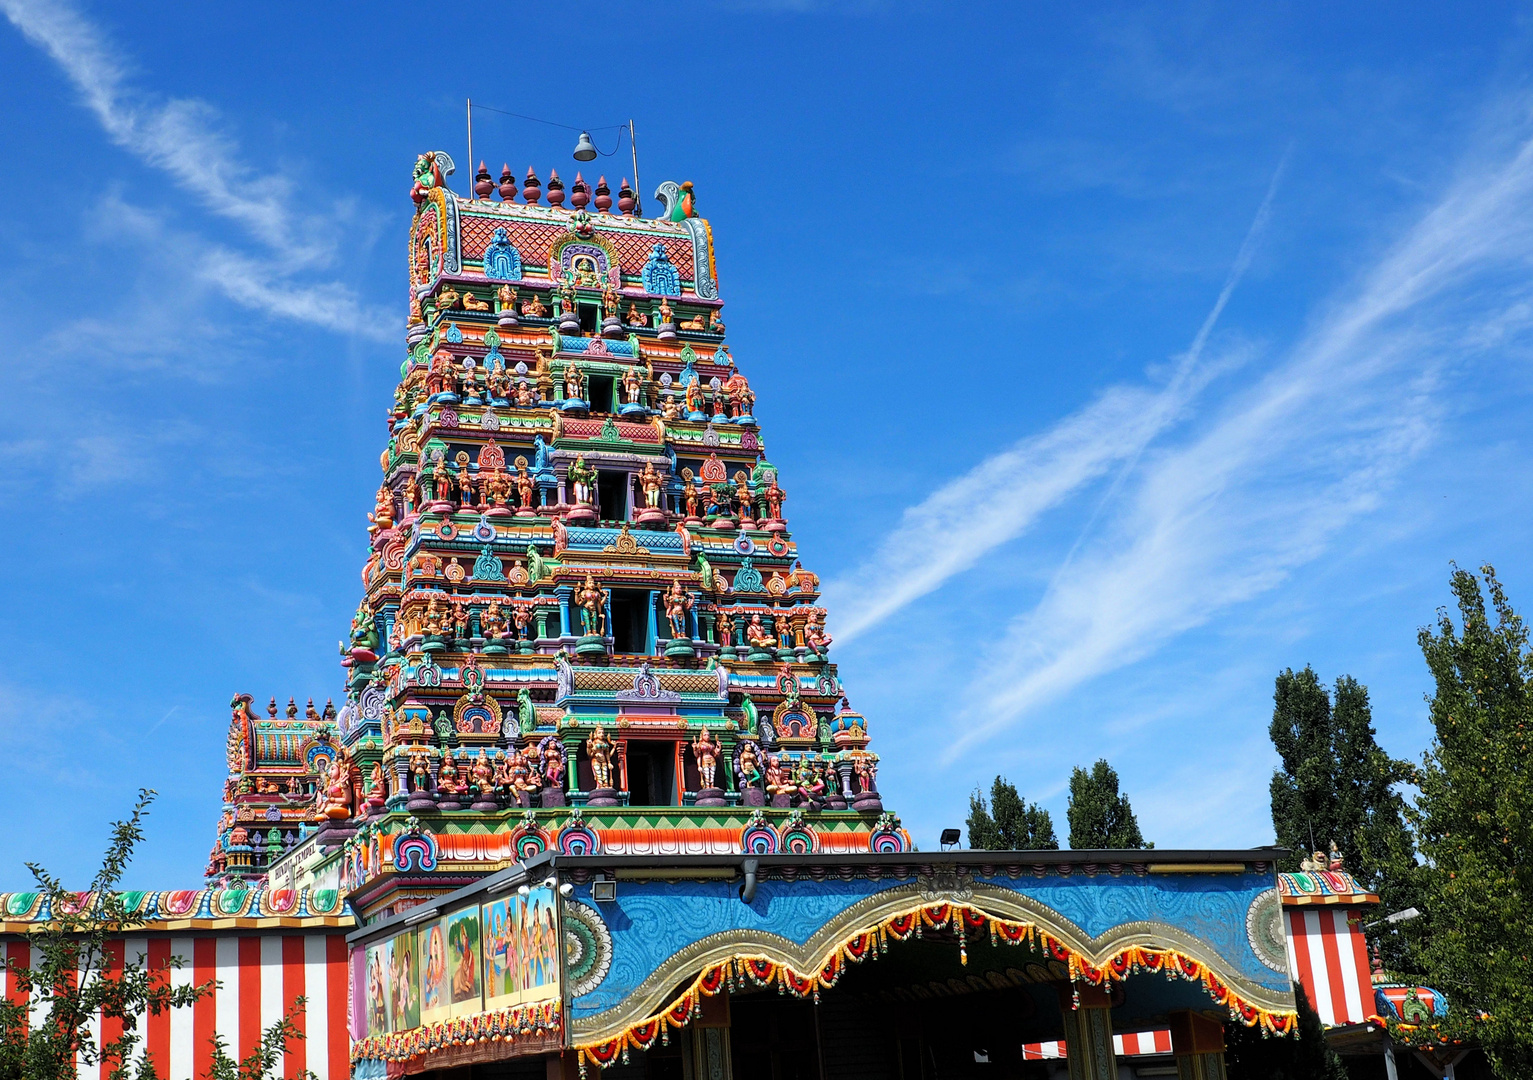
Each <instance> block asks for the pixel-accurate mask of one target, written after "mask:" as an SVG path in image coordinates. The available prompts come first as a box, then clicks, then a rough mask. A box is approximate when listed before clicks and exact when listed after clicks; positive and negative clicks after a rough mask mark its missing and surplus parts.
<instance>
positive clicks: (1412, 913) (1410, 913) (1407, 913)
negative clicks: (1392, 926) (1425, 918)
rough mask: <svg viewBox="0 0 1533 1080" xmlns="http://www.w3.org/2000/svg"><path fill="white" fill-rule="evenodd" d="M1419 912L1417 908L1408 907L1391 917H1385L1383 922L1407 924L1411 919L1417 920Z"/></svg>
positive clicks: (1419, 915)
mask: <svg viewBox="0 0 1533 1080" xmlns="http://www.w3.org/2000/svg"><path fill="white" fill-rule="evenodd" d="M1420 917H1421V911H1420V910H1419V909H1417V908H1413V907H1408V908H1406V909H1405V910H1404V911H1397V912H1395V913H1394V914H1393V915H1385V916H1384V921H1385V922H1392V923H1399V922H1409V921H1410V920H1411V919H1419V918H1420Z"/></svg>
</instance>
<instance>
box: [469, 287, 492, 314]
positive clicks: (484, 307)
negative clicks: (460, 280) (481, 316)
mask: <svg viewBox="0 0 1533 1080" xmlns="http://www.w3.org/2000/svg"><path fill="white" fill-rule="evenodd" d="M463 310H464V311H489V310H490V305H489V304H488V303H486V302H485V301H483V300H481V299H479V297H477V296H475V295H474V294H473V293H471V292H469V291H468V290H467V289H465V290H464V291H463Z"/></svg>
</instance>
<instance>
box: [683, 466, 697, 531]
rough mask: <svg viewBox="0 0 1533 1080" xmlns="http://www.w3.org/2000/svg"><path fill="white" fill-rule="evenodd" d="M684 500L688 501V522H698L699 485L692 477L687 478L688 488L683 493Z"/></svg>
mask: <svg viewBox="0 0 1533 1080" xmlns="http://www.w3.org/2000/svg"><path fill="white" fill-rule="evenodd" d="M682 498H683V499H685V500H686V505H687V520H689V521H695V520H697V485H696V484H695V483H693V482H692V478H691V477H690V476H689V477H687V486H686V488H685V490H684V491H683V492H682Z"/></svg>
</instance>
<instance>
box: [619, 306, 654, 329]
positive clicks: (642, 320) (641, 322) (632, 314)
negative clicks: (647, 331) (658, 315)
mask: <svg viewBox="0 0 1533 1080" xmlns="http://www.w3.org/2000/svg"><path fill="white" fill-rule="evenodd" d="M623 321H624V322H626V323H627V324H628V325H629V326H648V325H649V316H648V315H645V314H644V313H643V312H641V311H640V310H639V305H638V304H633V303H630V304H629V305H628V314H627V315H626V316H625V317H624V320H623Z"/></svg>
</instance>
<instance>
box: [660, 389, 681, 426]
mask: <svg viewBox="0 0 1533 1080" xmlns="http://www.w3.org/2000/svg"><path fill="white" fill-rule="evenodd" d="M660 415H661V416H662V417H664V418H665V419H666V420H680V419H681V405H680V404H679V403H678V402H677V401H676V395H675V394H667V395H665V397H664V398H662V399H661V400H660Z"/></svg>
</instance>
